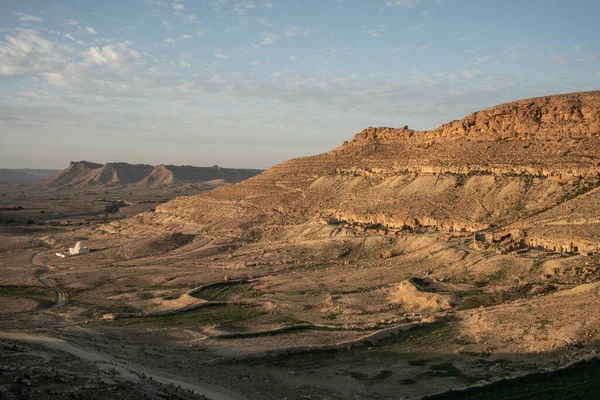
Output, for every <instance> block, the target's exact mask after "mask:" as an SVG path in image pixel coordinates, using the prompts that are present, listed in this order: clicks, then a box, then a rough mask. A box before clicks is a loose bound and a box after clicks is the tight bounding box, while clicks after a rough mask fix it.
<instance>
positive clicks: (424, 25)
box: [404, 24, 429, 31]
mask: <svg viewBox="0 0 600 400" xmlns="http://www.w3.org/2000/svg"><path fill="white" fill-rule="evenodd" d="M428 26H429V24H417V25H411V26H407V27H406V28H404V30H405V31H416V30H417V29H422V28H426V27H428Z"/></svg>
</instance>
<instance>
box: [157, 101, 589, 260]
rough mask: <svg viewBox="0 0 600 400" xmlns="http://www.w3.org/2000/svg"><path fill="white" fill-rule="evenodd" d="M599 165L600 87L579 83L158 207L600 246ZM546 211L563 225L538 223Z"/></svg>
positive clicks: (367, 135)
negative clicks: (584, 89)
mask: <svg viewBox="0 0 600 400" xmlns="http://www.w3.org/2000/svg"><path fill="white" fill-rule="evenodd" d="M599 174H600V92H589V93H575V94H569V95H560V96H550V97H543V98H537V99H531V100H523V101H518V102H514V103H508V104H504V105H500V106H497V107H492V108H490V109H487V110H483V111H480V112H476V113H473V114H471V115H469V116H467V117H466V118H464V119H463V120H460V121H454V122H451V123H449V124H446V125H443V126H441V127H440V128H437V129H434V130H432V131H413V130H410V129H409V128H408V127H404V128H400V129H391V128H368V129H366V130H365V131H363V132H361V133H359V134H358V135H356V136H355V137H354V139H353V140H351V141H349V142H347V143H345V144H344V145H342V146H340V147H338V148H337V149H335V150H333V151H331V152H329V153H326V154H321V155H318V156H314V157H305V158H299V159H293V160H289V161H286V162H284V163H281V164H279V165H276V166H274V167H272V168H270V169H269V170H267V171H265V172H264V173H262V174H260V175H258V176H255V177H253V178H251V179H248V180H246V181H244V182H241V183H240V184H237V185H233V186H230V187H224V188H220V189H217V190H214V191H211V192H207V193H203V194H200V195H198V196H194V197H187V198H177V199H175V200H173V201H171V202H169V203H166V204H163V205H161V206H160V207H158V208H157V213H159V214H158V216H159V217H160V216H161V215H162V216H165V217H168V218H171V217H179V218H183V219H184V220H189V221H194V222H195V223H200V224H203V225H204V226H206V227H208V228H209V229H213V230H218V229H223V230H232V229H233V230H239V231H242V232H243V231H247V230H248V229H250V228H251V227H256V226H263V227H273V228H276V229H279V228H281V227H282V226H286V225H292V224H300V223H304V222H308V221H315V220H320V221H321V222H322V223H328V224H341V225H345V226H346V227H349V228H353V229H360V230H376V231H380V232H382V233H390V232H401V231H415V230H416V231H419V230H440V231H465V232H496V233H497V234H502V233H503V232H513V233H514V232H520V231H519V230H522V232H521V233H518V234H516V235H517V236H523V237H527V234H528V232H529V234H530V236H529V237H528V239H527V240H528V241H529V242H530V243H535V244H536V245H542V246H545V245H548V246H550V245H551V244H552V242H551V241H552V240H555V241H560V242H561V243H563V242H564V243H565V245H568V246H576V247H578V248H579V249H583V248H586V249H596V248H598V249H599V250H600V246H599V245H598V242H599V241H600V239H598V238H599V237H600V236H598V235H597V234H599V233H600V220H596V219H594V218H593V217H592V215H593V210H592V209H589V207H591V206H592V205H593V204H595V203H594V201H590V200H587V201H579V200H578V199H580V198H581V196H584V195H585V194H586V193H588V192H589V193H595V192H593V190H594V188H595V187H597V186H598V185H599V184H600V180H599ZM570 202H571V203H570ZM567 204H573V206H572V207H571V208H578V207H583V209H582V210H579V211H580V214H582V217H581V218H579V219H577V221H574V220H570V219H569V218H565V212H566V211H564V210H570V209H571V208H565V207H567V206H566V205H567ZM554 209H556V210H559V209H560V210H562V211H560V212H559V211H556V213H557V214H556V215H559V214H560V216H562V217H561V218H560V221H561V222H560V223H558V220H555V219H553V217H552V216H553V215H555V214H553V213H552V210H554ZM588 211H589V212H588ZM542 215H548V216H549V217H548V218H549V219H545V220H544V221H546V222H545V224H547V226H548V227H551V228H552V229H550V228H548V229H545V230H544V228H540V226H539V225H536V224H535V223H532V222H531V221H533V220H532V218H536V216H537V218H541V217H540V216H542ZM557 218H558V217H557ZM533 227H536V229H535V230H534V229H533ZM550 230H551V231H552V232H553V233H548V232H550ZM267 231H269V230H268V229H263V232H267ZM547 233H548V234H547ZM559 237H560V240H559V239H558V238H559ZM577 243H582V245H580V246H577ZM553 246H554V245H553ZM558 248H561V246H560V245H559V246H558Z"/></svg>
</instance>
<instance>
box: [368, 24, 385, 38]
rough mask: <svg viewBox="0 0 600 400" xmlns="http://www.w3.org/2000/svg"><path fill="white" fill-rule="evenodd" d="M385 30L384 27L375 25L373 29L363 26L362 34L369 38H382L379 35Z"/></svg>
mask: <svg viewBox="0 0 600 400" xmlns="http://www.w3.org/2000/svg"><path fill="white" fill-rule="evenodd" d="M384 28H385V25H377V26H375V27H368V26H365V25H363V26H362V32H363V33H364V34H365V35H367V36H371V37H380V36H383V34H382V33H381V31H382V30H383V29H384Z"/></svg>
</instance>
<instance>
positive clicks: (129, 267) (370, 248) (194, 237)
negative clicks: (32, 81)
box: [0, 92, 600, 399]
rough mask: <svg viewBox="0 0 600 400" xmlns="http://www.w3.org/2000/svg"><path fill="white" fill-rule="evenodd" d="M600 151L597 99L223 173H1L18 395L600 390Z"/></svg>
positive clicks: (504, 108)
mask: <svg viewBox="0 0 600 400" xmlns="http://www.w3.org/2000/svg"><path fill="white" fill-rule="evenodd" d="M599 155H600V92H586V93H573V94H567V95H558V96H549V97H542V98H535V99H527V100H522V101H518V102H514V103H507V104H503V105H499V106H497V107H492V108H490V109H486V110H482V111H479V112H476V113H473V114H471V115H469V116H467V117H465V118H463V119H461V120H457V121H452V122H450V123H448V124H445V125H443V126H441V127H440V128H437V129H434V130H431V131H414V130H411V129H410V128H408V127H403V128H395V129H394V128H385V127H384V128H367V129H365V130H364V131H362V132H360V133H358V134H356V135H355V136H354V137H353V138H350V137H349V140H348V141H347V142H345V143H343V144H342V145H341V146H340V147H338V148H335V149H331V150H330V151H329V152H327V153H323V154H320V155H317V156H311V157H303V158H297V159H292V160H289V161H286V162H284V163H281V164H278V165H276V166H274V167H272V168H269V169H268V170H266V171H264V172H262V173H259V172H260V171H252V172H251V173H247V174H235V177H234V178H231V176H233V175H223V173H221V175H219V176H217V175H218V174H217V175H215V176H212V177H211V178H213V179H208V178H206V177H204V178H202V180H201V181H202V182H203V183H198V182H199V181H200V180H199V181H198V182H195V183H193V184H192V183H190V179H189V175H185V176H184V175H182V172H181V171H175V170H173V169H172V168H171V169H169V168H166V167H164V166H159V167H160V168H159V167H156V168H154V169H152V168H146V167H144V168H145V169H143V168H141V167H139V168H137V167H136V168H131V167H128V166H127V165H124V164H115V165H108V164H107V165H105V166H102V165H100V164H98V165H96V164H93V163H87V162H79V163H71V165H70V166H69V167H68V168H67V170H65V171H62V172H59V173H57V174H55V175H52V176H50V177H49V178H46V179H45V180H43V181H41V182H38V183H32V184H27V185H20V186H15V185H10V186H2V187H0V194H1V195H0V207H1V209H0V221H2V225H1V226H0V238H1V240H0V331H1V332H0V344H1V347H0V352H1V354H2V356H1V357H0V359H1V361H0V368H1V370H0V398H6V399H20V398H25V399H34V398H49V399H63V398H65V399H66V398H92V399H94V398H98V399H100V398H115V399H117V398H119V399H121V398H122V399H138V398H140V399H141V398H152V399H163V398H174V399H194V398H210V399H228V398H232V399H244V398H245V399H398V398H422V397H425V396H431V397H430V398H532V396H533V394H535V395H536V396H538V397H537V398H564V395H565V393H567V394H573V393H582V394H588V393H589V391H590V390H592V389H591V388H593V387H594V386H595V385H597V383H598V382H600V375H599V374H597V373H596V372H594V371H595V370H596V369H597V368H596V367H597V365H596V363H597V360H596V354H597V352H598V349H599V343H598V339H599V336H600V314H599V313H598V307H597V304H598V301H599V300H600V270H599V269H600V220H599V219H598V212H599V211H600V189H599V185H600V156H599ZM142 169H143V172H140V171H142ZM157 169H158V170H157ZM132 171H133V172H132ZM136 174H137V175H136ZM134 175H135V178H134V177H133V176H134ZM138 175H139V176H138ZM246 178H247V179H246ZM207 182H208V183H207ZM79 241H82V242H83V243H84V245H85V247H86V248H87V249H88V250H89V252H86V253H85V254H78V255H74V256H66V257H64V258H63V257H59V256H57V253H59V254H60V253H68V249H69V247H73V246H74V245H75V243H77V242H79ZM494 385H495V386H494ZM465 388H471V389H467V390H461V389H465ZM515 388H518V389H515ZM544 390H547V391H548V392H544ZM449 391H451V392H449ZM515 392H518V393H519V394H520V396H521V397H518V396H516V397H511V396H515ZM77 396H79V397H77ZM494 396H496V397H494ZM540 396H542V397H540ZM552 396H554V397H552ZM561 396H563V397H561Z"/></svg>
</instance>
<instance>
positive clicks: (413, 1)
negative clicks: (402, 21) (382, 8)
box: [385, 0, 421, 8]
mask: <svg viewBox="0 0 600 400" xmlns="http://www.w3.org/2000/svg"><path fill="white" fill-rule="evenodd" d="M420 3H421V0H389V1H386V2H385V5H386V6H388V7H404V8H413V7H415V6H417V5H419V4H420Z"/></svg>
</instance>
